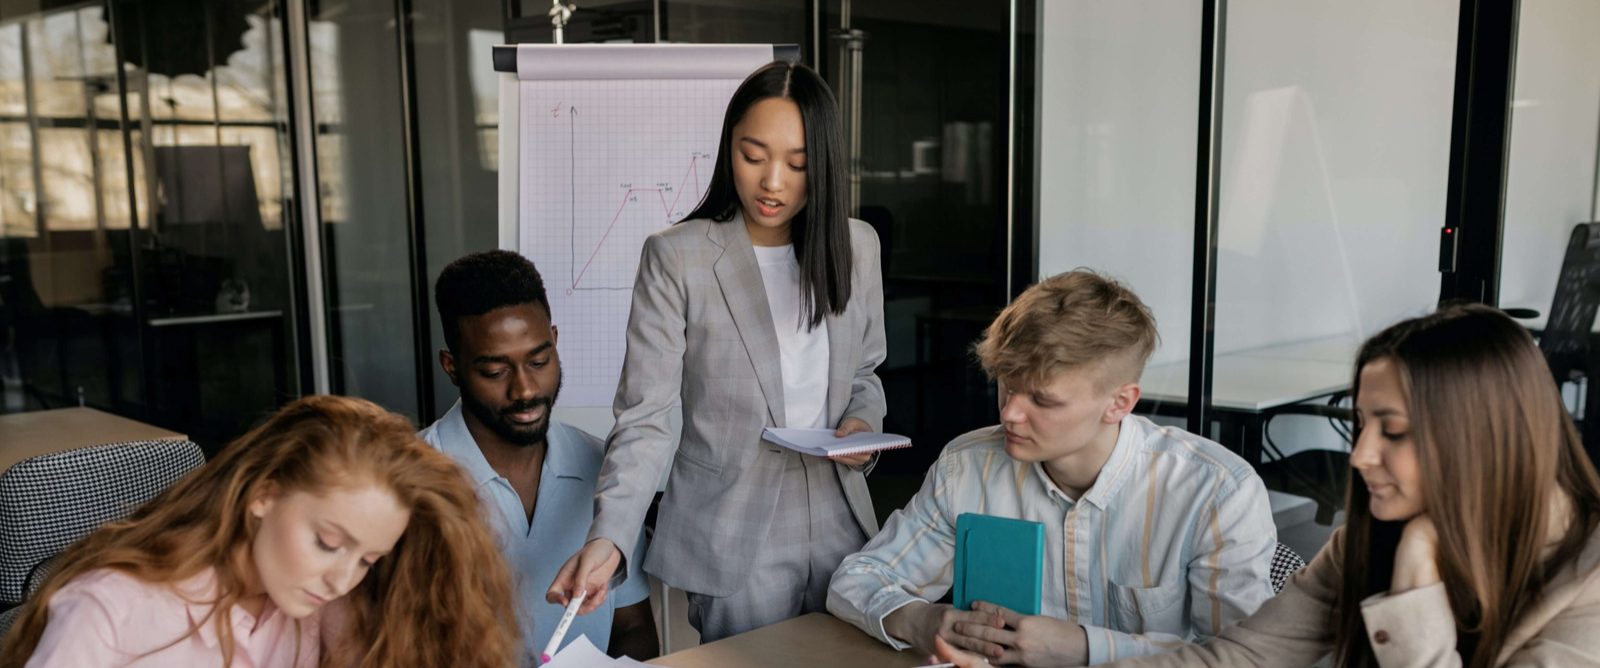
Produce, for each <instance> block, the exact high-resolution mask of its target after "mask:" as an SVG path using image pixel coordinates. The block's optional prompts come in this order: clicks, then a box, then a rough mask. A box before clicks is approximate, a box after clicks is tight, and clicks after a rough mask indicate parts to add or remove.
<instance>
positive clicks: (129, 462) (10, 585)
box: [0, 441, 205, 604]
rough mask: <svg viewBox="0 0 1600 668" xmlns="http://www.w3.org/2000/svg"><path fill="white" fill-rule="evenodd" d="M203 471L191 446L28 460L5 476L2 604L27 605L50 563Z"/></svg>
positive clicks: (136, 445)
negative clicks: (76, 543) (181, 480)
mask: <svg viewBox="0 0 1600 668" xmlns="http://www.w3.org/2000/svg"><path fill="white" fill-rule="evenodd" d="M203 463H205V456H204V455H203V454H202V453H201V451H200V446H198V445H195V444H194V443H191V442H189V441H135V442H131V443H113V444H110V445H96V446H93V447H87V448H78V449H76V450H67V451H65V452H57V453H52V454H48V455H40V456H38V457H32V458H29V459H25V460H23V461H21V462H19V463H17V464H16V465H15V466H12V467H11V468H10V469H7V470H6V471H5V473H3V474H0V601H3V602H5V603H7V604H16V603H20V602H22V601H25V600H27V597H28V595H29V594H31V593H32V592H33V590H34V589H36V588H37V587H38V585H39V583H41V582H43V581H44V577H45V576H46V575H48V574H49V570H50V567H51V566H53V562H52V559H53V558H54V557H55V556H56V555H58V554H60V553H61V551H62V550H63V549H65V548H66V547H67V546H68V545H71V544H72V542H73V541H75V540H77V539H79V538H82V537H83V536H85V535H88V534H89V532H91V531H94V530H95V528H97V527H99V526H100V525H101V524H103V523H105V522H107V521H109V520H114V519H120V518H123V517H126V516H127V515H128V514H129V513H131V512H133V509H134V508H136V507H138V506H139V504H142V503H144V502H145V501H149V500H150V499H151V498H152V497H154V496H156V495H157V494H160V493H161V492H162V490H165V489H166V488H167V487H169V486H171V485H172V483H174V482H176V481H177V480H178V479H179V478H181V477H183V475H184V474H186V473H188V472H189V471H192V470H194V469H195V468H196V467H198V466H200V465H201V464H203Z"/></svg>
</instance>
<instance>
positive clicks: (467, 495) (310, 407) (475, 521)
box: [0, 396, 521, 668]
mask: <svg viewBox="0 0 1600 668" xmlns="http://www.w3.org/2000/svg"><path fill="white" fill-rule="evenodd" d="M352 480H357V481H372V482H373V483H375V484H377V485H380V486H383V487H384V488H386V489H388V490H389V491H391V492H392V493H394V495H395V498H397V499H399V501H400V503H401V504H402V505H404V506H405V507H407V508H409V509H410V510H411V519H410V522H409V523H408V524H407V525H406V530H405V533H404V534H403V535H402V536H401V538H400V540H399V542H398V543H396V544H395V548H394V551H393V552H392V553H390V554H389V555H388V556H386V557H384V558H383V559H380V560H378V562H377V564H376V565H374V567H373V568H372V570H371V571H369V572H368V573H367V575H366V577H365V578H364V579H363V580H362V581H361V583H360V584H358V585H357V586H356V587H355V589H353V590H351V591H350V593H349V594H346V595H345V597H344V600H343V601H342V604H343V605H344V606H346V611H347V612H346V613H345V615H344V622H343V624H344V628H343V629H342V632H340V633H335V634H333V637H331V638H325V640H324V645H325V648H324V652H323V654H322V661H321V665H323V666H341V667H349V666H360V667H361V668H399V667H400V666H443V665H448V666H455V667H466V668H508V667H510V666H513V665H515V663H516V661H517V656H518V653H519V652H520V647H521V644H520V641H519V639H518V637H517V633H518V631H517V627H516V618H517V617H516V613H515V611H514V608H513V596H512V590H511V578H510V575H509V572H508V569H507V567H506V564H505V561H504V559H503V557H502V556H501V554H500V551H499V549H498V548H497V547H496V543H495V540H494V537H493V536H492V534H491V533H490V531H489V529H488V528H487V527H486V526H485V525H484V522H483V520H482V514H481V512H480V507H479V501H478V497H477V494H476V493H475V492H474V491H473V489H472V487H471V485H470V482H469V480H468V479H467V476H466V474H465V473H464V472H463V471H462V470H461V469H460V467H458V466H457V465H456V464H455V462H453V461H451V460H450V458H449V457H447V456H445V455H444V454H442V453H439V452H437V451H435V450H434V449H432V448H430V447H428V445H427V444H426V443H423V442H422V441H420V440H418V439H417V437H416V433H415V429H414V428H413V427H412V425H411V423H410V422H409V421H408V420H406V419H405V418H403V417H400V416H398V415H395V414H393V413H390V412H388V411H386V410H384V409H383V408H381V407H379V406H377V405H376V404H373V403H371V402H368V401H364V400H361V399H351V398H347V397H331V396H313V397H306V398H304V399H301V400H299V401H296V402H294V403H292V404H289V405H288V406H285V407H284V408H283V409H282V410H281V411H279V412H278V413H277V415H274V416H273V417H272V419H270V420H268V421H267V422H266V424H263V425H261V426H260V427H257V428H256V429H254V430H252V431H251V432H250V433H248V434H245V435H244V436H243V437H241V438H239V439H238V440H237V441H234V442H233V443H232V444H230V445H228V447H227V448H225V449H224V450H223V451H222V452H221V453H220V454H219V455H218V456H217V457H216V458H215V459H213V460H212V461H211V462H209V463H207V464H206V465H205V466H202V467H200V468H199V469H197V470H196V471H194V472H193V473H190V474H189V475H188V476H187V477H185V478H184V479H182V480H180V481H179V482H178V483H177V484H176V485H174V486H172V487H171V488H170V489H168V490H167V491H165V492H163V493H162V494H161V495H160V496H157V497H156V498H155V499H153V500H151V501H150V502H149V503H147V504H145V505H144V506H143V507H141V508H140V509H139V510H137V511H135V512H134V513H133V514H132V515H131V516H129V517H128V518H127V519H125V520H121V521H116V522H110V523H107V524H106V525H105V526H102V527H101V528H100V529H98V530H96V531H95V532H94V533H91V534H90V535H88V536H86V537H84V538H83V539H82V540H79V541H78V542H76V543H74V544H73V545H72V546H71V547H69V548H67V550H66V551H65V552H64V553H63V554H62V559H61V562H60V564H59V565H58V567H57V568H56V570H55V572H54V573H53V574H52V575H51V576H50V578H49V580H47V581H46V582H45V583H44V585H43V586H42V587H41V588H40V590H39V591H38V592H37V593H36V594H35V595H34V597H33V598H32V600H31V601H30V602H29V603H28V604H27V608H26V609H25V610H24V612H23V613H22V616H21V618H20V619H18V621H17V623H16V625H15V626H14V627H13V628H12V630H11V632H10V633H9V634H8V635H7V636H6V638H5V642H4V648H3V650H0V668H12V667H15V668H21V667H22V666H23V664H24V663H26V662H27V660H28V657H29V656H30V655H31V654H32V653H33V651H34V649H35V648H36V647H37V646H38V644H39V639H40V637H41V636H42V635H43V634H44V630H45V626H46V625H47V623H48V622H49V616H48V602H49V600H50V597H51V596H52V595H54V594H55V592H56V591H58V590H59V589H61V587H62V586H63V585H65V584H66V583H68V582H70V581H72V579H73V578H76V577H78V576H80V575H83V574H85V573H88V572H91V571H95V570H99V569H115V570H117V571H120V572H123V573H127V574H129V575H132V576H134V577H136V578H139V579H140V580H143V581H145V582H150V583H161V584H176V583H179V582H183V581H185V580H188V579H190V578H192V577H195V576H197V575H200V574H202V573H203V572H205V571H206V570H207V569H214V570H215V573H216V583H217V589H216V599H215V606H214V608H213V609H215V610H220V611H227V610H231V609H232V608H233V605H234V604H235V603H237V602H239V600H240V599H241V598H242V597H244V596H245V595H247V593H248V592H246V591H244V583H245V582H248V581H250V580H251V579H252V578H247V577H246V575H247V574H246V573H245V572H244V570H245V569H247V568H251V566H250V565H249V564H248V563H243V562H242V561H241V558H240V555H242V554H246V553H248V550H244V549H240V548H241V547H242V546H248V545H249V544H250V543H251V541H252V540H254V538H255V534H256V531H257V528H258V526H259V520H257V519H256V518H255V517H254V516H253V515H251V514H250V513H249V512H248V510H247V507H248V505H249V503H250V501H251V500H252V499H254V498H256V497H257V496H259V495H260V494H262V493H264V491H265V490H268V489H275V490H277V491H278V492H279V493H288V492H293V491H308V492H312V493H316V492H318V491H320V490H326V489H331V488H334V487H338V486H341V485H349V484H350V481H352ZM268 485H271V486H275V487H264V486H268ZM227 617H228V615H227V614H226V613H221V614H216V615H212V618H211V619H210V620H209V621H202V622H200V624H204V623H214V624H216V627H217V633H218V636H219V637H220V638H221V639H222V643H221V649H222V663H223V665H224V666H227V665H231V664H232V660H233V651H234V642H233V634H232V628H231V626H230V625H229V624H228V623H227V621H228V620H227ZM194 631H198V625H197V627H196V629H194ZM191 632H193V631H191Z"/></svg>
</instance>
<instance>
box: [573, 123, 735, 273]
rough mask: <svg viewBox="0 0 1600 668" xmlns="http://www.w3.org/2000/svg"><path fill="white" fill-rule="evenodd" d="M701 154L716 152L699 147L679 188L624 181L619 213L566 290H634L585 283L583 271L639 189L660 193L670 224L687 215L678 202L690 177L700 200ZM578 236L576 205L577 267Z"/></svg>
mask: <svg viewBox="0 0 1600 668" xmlns="http://www.w3.org/2000/svg"><path fill="white" fill-rule="evenodd" d="M571 113H572V115H573V116H574V117H576V116H577V109H576V108H574V109H573V110H572V112H571ZM701 158H707V159H715V156H708V155H705V154H703V153H700V152H698V151H697V152H695V154H694V156H693V157H691V158H689V168H688V169H687V170H685V171H684V172H683V179H682V180H680V181H679V182H678V187H677V188H676V192H674V188H673V187H672V186H670V185H668V184H667V183H666V182H664V181H663V182H659V183H656V187H654V188H635V187H633V184H632V183H623V184H621V186H622V187H624V188H627V192H624V193H623V194H622V204H620V205H618V206H617V213H616V215H614V216H612V217H611V223H610V224H609V225H606V231H605V233H604V234H601V235H600V243H599V244H597V245H596V246H595V248H594V252H592V253H590V254H589V258H588V259H587V260H584V262H583V268H582V269H579V270H578V271H577V274H575V275H573V276H572V283H571V285H569V286H568V287H567V294H569V295H570V294H572V293H573V291H574V290H632V289H633V286H632V285H624V286H608V287H584V286H582V285H581V284H582V282H583V275H584V273H585V272H587V271H589V265H591V264H594V258H595V256H596V255H599V254H600V248H601V247H602V246H604V245H605V243H606V237H609V236H611V230H612V229H614V228H615V227H616V226H617V221H618V220H619V219H621V218H622V212H624V211H627V210H628V205H629V204H635V203H638V202H639V196H638V195H637V194H636V193H655V194H656V195H657V197H658V198H659V199H660V200H661V213H662V215H664V216H665V217H666V221H667V223H666V224H667V225H671V224H673V223H675V222H678V219H680V218H682V217H683V216H684V215H687V213H688V212H687V211H683V212H680V211H679V210H678V203H679V202H681V201H683V193H684V189H683V187H684V186H686V185H688V184H689V179H690V178H691V177H692V178H693V179H694V193H693V199H691V200H690V201H691V202H695V203H699V201H700V196H701V194H702V191H701V188H700V172H699V169H698V167H699V162H700V159H701ZM574 174H576V170H574ZM573 179H574V186H573V189H572V192H573V197H574V198H576V197H577V192H578V189H577V186H576V179H577V177H576V176H573ZM668 193H672V204H667V194H668ZM645 200H646V202H645V205H646V206H648V201H649V197H646V198H645ZM577 238H578V216H577V207H576V206H574V207H573V216H572V239H573V244H574V247H573V249H572V264H571V265H570V266H571V267H573V268H576V267H577V266H578V249H577V247H576V243H577Z"/></svg>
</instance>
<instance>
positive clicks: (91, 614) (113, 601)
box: [27, 570, 322, 668]
mask: <svg viewBox="0 0 1600 668" xmlns="http://www.w3.org/2000/svg"><path fill="white" fill-rule="evenodd" d="M214 578H215V575H214V574H213V573H211V572H209V571H208V572H206V573H205V574H203V575H200V576H196V577H194V578H192V579H190V580H187V581H185V582H182V583H179V584H177V585H161V584H150V583H148V582H145V581H143V580H139V579H137V578H135V577H133V576H131V575H127V574H125V573H121V572H118V571H113V570H99V571H93V572H90V573H87V574H84V575H82V576H79V577H78V578H76V579H74V580H73V581H71V582H69V583H67V585H66V586H64V587H62V588H61V589H60V590H59V591H57V592H56V593H55V595H54V596H52V597H51V598H50V623H49V625H48V626H46V627H45V630H44V635H43V636H42V637H41V638H40V639H39V646H38V648H37V649H35V650H34V651H33V656H32V657H30V658H29V659H28V663H27V668H46V667H50V668H54V667H56V666H61V667H66V666H72V667H74V668H77V667H80V666H81V667H86V668H87V667H94V668H99V667H111V666H116V667H118V668H120V667H122V666H129V667H134V666H138V667H145V666H149V667H152V668H153V667H155V666H204V667H205V668H216V667H218V666H221V665H222V645H221V643H220V640H221V639H220V638H219V637H218V636H217V627H216V620H215V619H214V618H213V619H206V614H207V613H208V612H210V610H211V607H212V606H211V604H209V603H206V602H205V601H207V600H209V599H210V598H211V597H212V595H213V594H212V592H213V586H214V585H213V582H214ZM180 591H181V592H183V594H184V595H186V596H187V598H188V600H185V596H182V595H180V594H179V592H180ZM190 601H200V602H198V603H191V602H190ZM321 614H322V613H321V611H318V612H316V613H313V614H312V615H311V616H310V617H307V618H306V619H302V620H298V621H297V620H295V619H292V618H290V617H289V616H288V615H286V614H284V613H283V612H282V611H280V610H278V608H277V607H276V606H274V605H273V604H272V601H271V599H268V600H267V604H266V606H265V607H264V608H262V612H261V620H260V623H257V620H256V617H255V616H254V615H251V614H250V613H248V612H245V611H244V610H243V609H242V608H239V607H238V606H235V607H234V608H233V615H232V619H231V620H230V621H231V624H232V626H233V642H234V649H233V668H315V667H316V665H317V659H318V656H319V655H320V653H321V641H320V637H321V628H320V627H321V619H320V617H321ZM202 620H204V623H203V624H202V623H201V621H202ZM196 625H198V626H199V628H198V631H196V632H195V633H193V634H192V635H191V634H190V631H191V630H194V629H195V628H196Z"/></svg>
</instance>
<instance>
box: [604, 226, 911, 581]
mask: <svg viewBox="0 0 1600 668" xmlns="http://www.w3.org/2000/svg"><path fill="white" fill-rule="evenodd" d="M850 244H851V247H852V248H851V254H852V256H853V258H854V267H853V271H854V273H853V274H852V288H853V289H852V290H851V293H850V301H849V303H848V304H847V305H846V307H845V309H844V313H842V314H839V315H836V316H835V315H829V316H827V322H828V404H827V410H828V424H829V425H838V424H839V423H840V422H841V421H843V420H844V419H845V418H849V417H855V418H860V419H861V420H863V421H865V422H866V423H867V424H868V425H870V426H871V427H872V429H873V430H874V431H877V430H881V429H882V428H883V415H884V411H885V405H884V396H883V383H882V382H881V381H880V380H879V379H878V377H877V375H876V369H877V367H878V365H879V364H880V363H882V362H883V359H884V356H885V354H886V352H887V349H886V348H885V344H884V333H883V276H882V273H881V270H880V269H879V260H878V253H879V249H878V235H877V233H875V232H873V230H872V227H871V226H870V225H868V224H866V223H864V222H861V221H859V220H851V221H850ZM627 341H628V350H627V353H626V354H625V355H624V357H623V363H622V378H621V380H620V381H619V382H618V383H617V397H616V400H615V402H614V404H613V406H612V412H613V413H615V414H616V416H617V424H616V426H615V427H613V428H612V430H611V436H610V438H609V439H607V443H606V445H607V450H606V460H605V464H604V465H603V466H602V467H601V469H600V482H599V484H598V485H597V486H596V490H595V506H596V509H595V519H594V524H593V526H592V527H591V528H590V530H589V537H590V538H591V539H593V538H607V539H610V540H611V542H613V543H616V545H617V547H618V548H621V550H622V554H624V555H629V554H633V547H634V542H635V541H636V540H638V538H639V525H640V524H641V523H642V522H643V521H644V516H645V511H646V510H648V509H649V506H650V500H651V498H652V497H654V496H655V491H656V483H657V482H658V481H659V480H661V470H662V469H663V468H664V467H666V466H667V461H668V460H669V459H672V457H673V449H672V431H671V427H670V425H669V424H668V420H667V416H668V414H669V413H670V411H671V409H672V406H673V404H675V403H677V402H679V401H682V402H683V433H682V439H681V440H680V443H679V446H678V449H677V458H676V459H675V460H673V461H672V473H671V476H670V477H669V478H668V480H667V490H666V495H665V497H663V498H662V500H661V509H660V511H659V512H658V514H657V517H656V531H655V537H654V538H652V539H651V545H650V550H649V552H648V554H647V556H646V557H645V564H644V567H645V570H646V571H648V572H650V573H651V574H654V575H655V576H657V577H659V578H661V579H662V581H664V582H666V583H667V584H669V585H671V586H673V587H676V588H679V589H683V590H686V591H691V592H695V593H698V594H705V595H708V596H728V595H731V594H733V593H734V592H736V591H738V590H739V588H740V587H741V586H743V585H744V583H745V580H746V579H747V578H748V576H749V573H750V570H751V567H752V565H753V563H754V561H755V557H756V549H757V547H758V546H759V544H760V541H762V540H764V539H766V538H767V534H768V528H769V526H770V525H771V522H772V516H773V511H774V509H775V508H776V507H777V503H778V487H779V485H778V483H779V480H780V477H781V476H782V474H783V462H784V457H785V455H784V451H783V450H782V449H781V448H780V447H779V446H777V445H773V444H771V443H764V442H763V441H762V440H761V431H762V430H763V429H765V428H767V427H782V426H784V423H783V420H784V402H783V377H782V369H781V366H780V365H781V359H782V358H781V357H780V354H779V351H778V334H777V329H776V328H775V327H774V326H773V324H772V310H771V308H770V307H768V305H767V291H766V287H765V285H764V284H763V283H762V280H761V268H760V266H759V265H758V264H757V263H756V256H755V250H754V249H753V248H752V246H751V244H750V235H749V232H747V231H746V230H745V226H744V218H743V216H740V215H735V216H734V218H733V220H730V221H728V222H725V223H716V222H712V221H710V220H704V219H700V220H688V221H684V222H682V223H679V224H677V225H674V226H672V227H669V228H667V229H665V230H662V231H660V232H657V233H655V234H653V235H651V236H650V237H649V238H648V239H646V241H645V244H644V251H643V253H642V254H641V256H640V259H639V274H638V277H637V278H636V279H635V280H634V286H633V307H632V310H631V311H630V313H629V315H628V334H627ZM834 468H835V470H836V472H837V473H838V476H839V482H840V484H841V486H842V487H843V488H844V493H845V498H846V500H847V501H848V503H849V504H850V509H851V511H852V513H853V514H854V515H855V518H856V521H857V522H859V523H860V524H861V528H862V530H863V531H864V532H865V533H866V535H867V537H868V538H871V537H872V536H873V535H875V534H876V533H877V532H878V523H877V516H876V515H875V514H874V513H873V511H872V497H871V495H869V494H868V492H867V482H866V479H865V477H864V472H863V470H860V469H853V468H851V467H849V466H845V465H844V464H839V463H835V464H834ZM623 572H625V571H623Z"/></svg>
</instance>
